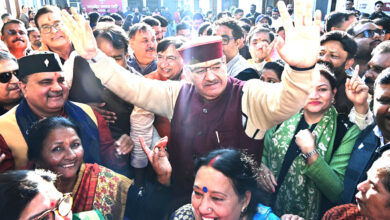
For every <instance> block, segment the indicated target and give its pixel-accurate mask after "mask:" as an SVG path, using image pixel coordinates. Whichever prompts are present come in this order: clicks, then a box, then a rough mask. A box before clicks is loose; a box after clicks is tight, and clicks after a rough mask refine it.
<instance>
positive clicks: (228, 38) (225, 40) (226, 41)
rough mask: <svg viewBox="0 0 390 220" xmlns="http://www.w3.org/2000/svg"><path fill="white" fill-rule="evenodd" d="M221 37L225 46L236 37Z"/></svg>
mask: <svg viewBox="0 0 390 220" xmlns="http://www.w3.org/2000/svg"><path fill="white" fill-rule="evenodd" d="M221 37H222V44H223V45H227V44H229V42H230V40H232V39H233V40H234V37H230V36H228V35H222V36H221Z"/></svg>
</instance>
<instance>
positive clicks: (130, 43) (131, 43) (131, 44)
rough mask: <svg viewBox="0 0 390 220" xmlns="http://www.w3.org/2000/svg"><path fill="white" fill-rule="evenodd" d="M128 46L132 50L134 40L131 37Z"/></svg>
mask: <svg viewBox="0 0 390 220" xmlns="http://www.w3.org/2000/svg"><path fill="white" fill-rule="evenodd" d="M129 46H130V49H131V50H132V51H134V49H133V47H134V41H133V40H132V39H130V40H129Z"/></svg>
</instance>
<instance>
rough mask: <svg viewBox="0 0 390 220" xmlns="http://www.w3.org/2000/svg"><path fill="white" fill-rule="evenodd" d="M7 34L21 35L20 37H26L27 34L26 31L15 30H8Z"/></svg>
mask: <svg viewBox="0 0 390 220" xmlns="http://www.w3.org/2000/svg"><path fill="white" fill-rule="evenodd" d="M7 33H8V34H9V35H12V36H13V35H17V34H19V35H26V32H25V31H23V30H13V29H9V30H7Z"/></svg>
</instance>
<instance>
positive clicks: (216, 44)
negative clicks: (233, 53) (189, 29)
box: [178, 36, 223, 65]
mask: <svg viewBox="0 0 390 220" xmlns="http://www.w3.org/2000/svg"><path fill="white" fill-rule="evenodd" d="M178 51H179V53H180V56H181V57H182V58H183V60H184V63H185V64H187V65H193V64H197V63H203V62H206V61H209V60H214V59H218V58H221V57H222V56H223V52H222V38H221V37H218V36H207V37H198V38H195V39H193V40H191V41H190V42H187V43H185V44H184V45H183V46H182V47H181V48H179V50H178Z"/></svg>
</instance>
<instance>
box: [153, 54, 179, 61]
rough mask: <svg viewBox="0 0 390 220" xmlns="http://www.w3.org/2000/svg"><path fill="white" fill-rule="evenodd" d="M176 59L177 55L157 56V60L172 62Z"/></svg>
mask: <svg viewBox="0 0 390 220" xmlns="http://www.w3.org/2000/svg"><path fill="white" fill-rule="evenodd" d="M176 60H177V57H175V56H167V57H163V56H160V55H158V56H157V62H162V61H166V62H167V63H171V62H174V61H176Z"/></svg>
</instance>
